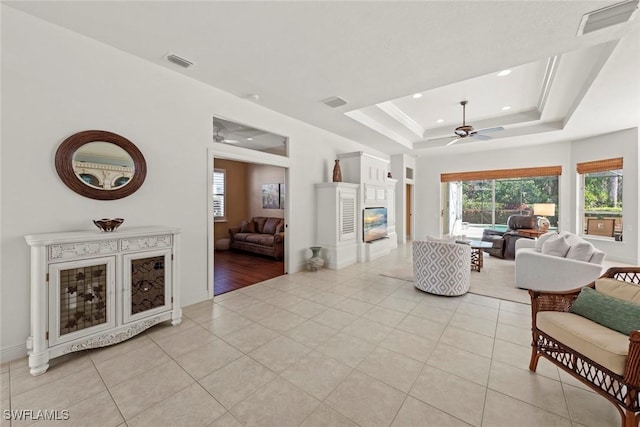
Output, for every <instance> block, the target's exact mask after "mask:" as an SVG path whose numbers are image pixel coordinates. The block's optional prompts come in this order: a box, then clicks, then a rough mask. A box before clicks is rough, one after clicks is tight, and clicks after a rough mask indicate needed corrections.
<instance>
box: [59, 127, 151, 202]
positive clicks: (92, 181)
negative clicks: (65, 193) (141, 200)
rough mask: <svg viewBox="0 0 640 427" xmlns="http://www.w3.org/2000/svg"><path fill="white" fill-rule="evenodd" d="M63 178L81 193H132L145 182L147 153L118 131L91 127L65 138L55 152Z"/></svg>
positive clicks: (100, 195)
mask: <svg viewBox="0 0 640 427" xmlns="http://www.w3.org/2000/svg"><path fill="white" fill-rule="evenodd" d="M56 170H57V171H58V175H59V176H60V179H62V181H63V182H64V183H65V184H66V185H67V187H69V188H70V189H71V190H73V191H75V192H76V193H78V194H81V195H83V196H86V197H90V198H92V199H97V200H115V199H121V198H123V197H127V196H129V195H130V194H133V193H134V192H135V191H136V190H137V189H138V188H140V186H141V185H142V183H143V182H144V179H145V177H146V174H147V166H146V162H145V160H144V156H143V155H142V153H141V152H140V150H138V148H137V147H136V146H135V145H134V144H133V143H132V142H131V141H129V140H128V139H126V138H125V137H123V136H120V135H118V134H115V133H112V132H107V131H100V130H89V131H83V132H78V133H76V134H74V135H71V136H70V137H69V138H67V139H65V140H64V141H63V142H62V144H60V147H59V148H58V151H57V152H56Z"/></svg>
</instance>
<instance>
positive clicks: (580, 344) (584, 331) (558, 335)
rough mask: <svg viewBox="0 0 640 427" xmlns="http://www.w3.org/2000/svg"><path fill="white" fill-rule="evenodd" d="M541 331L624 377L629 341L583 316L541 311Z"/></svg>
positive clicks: (539, 323) (539, 324)
mask: <svg viewBox="0 0 640 427" xmlns="http://www.w3.org/2000/svg"><path fill="white" fill-rule="evenodd" d="M537 326H538V329H540V330H541V331H543V332H545V333H546V334H547V335H549V336H550V337H553V338H554V339H556V340H558V341H560V342H561V343H563V344H564V345H566V346H568V347H571V348H572V349H574V350H575V351H577V352H578V353H581V354H583V355H585V356H586V357H588V358H589V359H591V360H593V361H594V362H597V363H599V364H600V365H602V366H604V367H606V368H608V369H610V370H611V371H613V372H615V373H616V374H619V375H623V374H624V365H625V363H626V361H627V355H628V353H629V337H628V336H626V335H623V334H621V333H619V332H616V331H614V330H612V329H609V328H606V327H604V326H602V325H599V324H597V323H595V322H592V321H591V320H589V319H586V318H584V317H582V316H578V315H577V314H573V313H563V312H557V311H541V312H539V313H538V315H537Z"/></svg>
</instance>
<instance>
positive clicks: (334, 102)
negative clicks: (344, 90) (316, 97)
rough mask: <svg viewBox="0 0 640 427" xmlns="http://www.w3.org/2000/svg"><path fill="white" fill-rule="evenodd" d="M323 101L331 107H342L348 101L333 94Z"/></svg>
mask: <svg viewBox="0 0 640 427" xmlns="http://www.w3.org/2000/svg"><path fill="white" fill-rule="evenodd" d="M322 102H324V104H325V105H328V106H329V107H331V108H336V107H342V106H343V105H346V103H347V101H345V100H344V99H342V98H340V97H338V96H332V97H331V98H327V99H323V100H322Z"/></svg>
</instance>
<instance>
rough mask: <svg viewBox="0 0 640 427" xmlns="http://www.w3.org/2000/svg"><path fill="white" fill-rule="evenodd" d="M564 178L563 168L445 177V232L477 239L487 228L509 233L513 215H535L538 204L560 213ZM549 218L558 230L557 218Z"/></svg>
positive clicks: (538, 168) (525, 169)
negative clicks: (561, 179)
mask: <svg viewBox="0 0 640 427" xmlns="http://www.w3.org/2000/svg"><path fill="white" fill-rule="evenodd" d="M561 174H562V167H560V166H549V167H537V168H518V169H501V170H486V171H475V172H460V173H447V174H442V175H441V181H442V183H443V185H444V186H445V187H446V188H444V189H443V194H446V195H447V197H448V200H447V201H446V206H447V208H446V213H445V216H444V223H445V229H444V230H443V232H444V233H450V234H469V235H471V236H474V237H477V236H475V235H476V234H478V233H480V234H481V231H480V230H482V229H484V228H497V229H501V230H506V228H507V219H508V218H509V216H510V215H514V214H518V215H533V205H534V204H537V203H552V204H554V205H555V208H556V209H555V212H558V176H559V175H561ZM547 218H548V219H549V221H550V223H551V227H552V228H556V227H557V225H558V217H557V214H556V215H554V216H549V217H547Z"/></svg>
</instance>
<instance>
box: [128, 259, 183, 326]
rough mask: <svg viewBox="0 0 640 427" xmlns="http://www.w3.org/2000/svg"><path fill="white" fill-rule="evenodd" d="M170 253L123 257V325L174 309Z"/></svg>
mask: <svg viewBox="0 0 640 427" xmlns="http://www.w3.org/2000/svg"><path fill="white" fill-rule="evenodd" d="M170 285H171V251H170V250H161V251H154V252H145V253H142V254H127V255H124V312H123V322H124V323H127V322H131V321H134V320H137V319H138V318H142V317H146V316H149V315H152V314H154V313H161V312H163V311H167V310H170V309H171V306H172V305H171V286H170Z"/></svg>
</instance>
